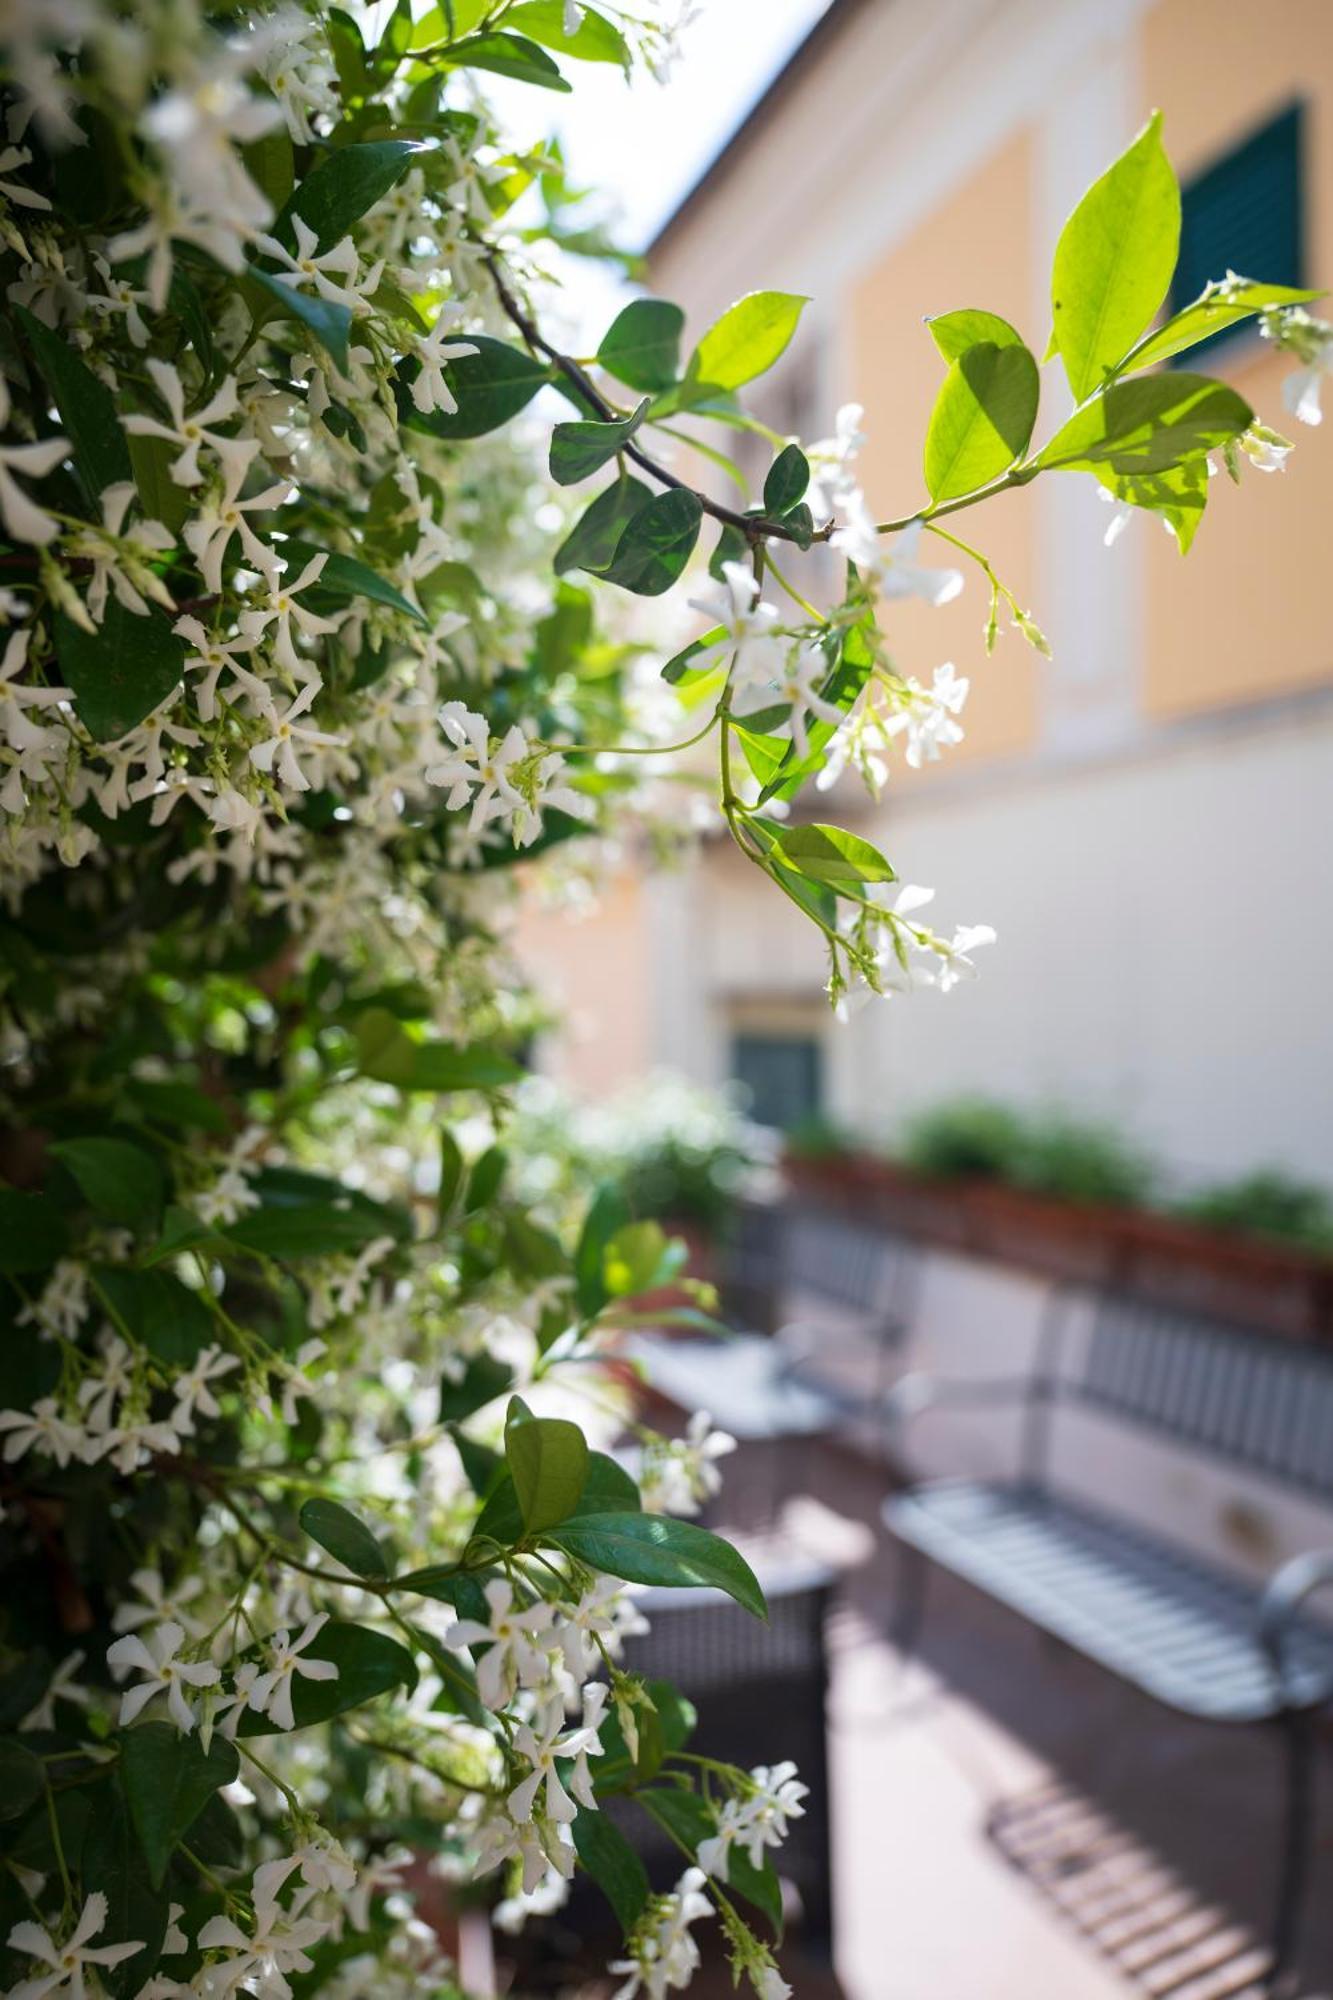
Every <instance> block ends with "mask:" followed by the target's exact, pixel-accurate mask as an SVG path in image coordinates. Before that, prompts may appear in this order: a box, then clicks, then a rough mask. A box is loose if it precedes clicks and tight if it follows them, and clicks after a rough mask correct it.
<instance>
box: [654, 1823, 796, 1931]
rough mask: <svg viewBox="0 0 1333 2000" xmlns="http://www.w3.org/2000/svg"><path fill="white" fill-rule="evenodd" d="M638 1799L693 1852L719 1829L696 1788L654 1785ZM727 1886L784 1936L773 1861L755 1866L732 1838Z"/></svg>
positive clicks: (779, 1895)
mask: <svg viewBox="0 0 1333 2000" xmlns="http://www.w3.org/2000/svg"><path fill="white" fill-rule="evenodd" d="M639 1803H640V1804H641V1805H642V1806H643V1807H644V1809H645V1810H646V1811H647V1812H649V1813H650V1814H651V1815H652V1817H653V1818H654V1819H656V1820H658V1821H660V1822H661V1823H662V1824H663V1825H665V1826H668V1827H670V1829H671V1831H672V1833H674V1834H675V1836H676V1838H677V1839H678V1840H680V1841H683V1843H684V1844H685V1846H686V1847H688V1848H689V1850H690V1852H691V1853H692V1854H694V1853H697V1852H698V1848H699V1845H700V1842H701V1841H705V1840H707V1839H709V1838H710V1836H711V1835H713V1834H715V1833H716V1832H717V1820H716V1818H715V1816H714V1814H713V1811H712V1808H711V1807H710V1806H708V1805H706V1804H705V1802H704V1801H703V1799H701V1798H700V1797H699V1796H698V1794H697V1793H696V1792H687V1791H685V1790H684V1788H683V1787H681V1786H678V1785H672V1786H670V1787H667V1786H662V1787H658V1786H654V1787H653V1789H652V1790H651V1791H646V1792H640V1794H639ZM727 1887H728V1888H729V1889H736V1890H738V1891H739V1893H740V1894H741V1895H742V1896H744V1897H745V1898H746V1900H747V1902H750V1903H753V1904H754V1906H755V1908H756V1909H757V1910H761V1911H762V1912H763V1914H764V1915H765V1916H766V1917H767V1918H768V1921H769V1923H770V1924H771V1925H772V1926H773V1930H774V1932H775V1933H776V1934H777V1935H778V1936H779V1937H781V1935H782V1886H781V1884H780V1882H779V1881H778V1876H777V1870H776V1869H775V1868H774V1866H773V1864H772V1862H771V1861H765V1863H764V1865H763V1867H762V1868H756V1867H754V1865H753V1864H752V1863H751V1861H750V1859H749V1857H748V1856H747V1854H746V1853H745V1850H744V1848H743V1847H742V1846H741V1845H740V1844H739V1842H733V1843H732V1846H731V1849H730V1851H729V1853H728V1855H727Z"/></svg>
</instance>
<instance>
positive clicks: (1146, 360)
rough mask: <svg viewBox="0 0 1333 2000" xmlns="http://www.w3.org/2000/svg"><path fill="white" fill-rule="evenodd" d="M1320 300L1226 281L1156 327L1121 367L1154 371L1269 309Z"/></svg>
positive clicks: (1282, 288) (1291, 290) (1248, 281)
mask: <svg viewBox="0 0 1333 2000" xmlns="http://www.w3.org/2000/svg"><path fill="white" fill-rule="evenodd" d="M1320 297H1322V294H1321V293H1320V292H1310V291H1300V290H1298V289H1297V287H1296V286H1294V285H1264V284H1256V283H1255V281H1254V280H1253V279H1252V278H1229V279H1225V280H1223V281H1222V282H1221V283H1219V284H1215V285H1209V286H1208V288H1207V290H1206V291H1204V292H1202V293H1201V294H1200V295H1199V297H1198V298H1197V299H1194V300H1192V301H1191V303H1190V304H1189V305H1187V306H1182V307H1181V309H1180V311H1179V312H1178V313H1173V314H1172V315H1171V317H1170V319H1169V320H1167V322H1166V324H1165V326H1159V327H1158V329H1157V331H1156V332H1155V333H1150V334H1149V335H1148V336H1147V338H1146V339H1145V340H1144V341H1142V342H1140V344H1139V345H1138V346H1137V347H1135V348H1133V349H1131V351H1130V353H1129V356H1128V357H1127V359H1126V361H1125V364H1124V366H1125V368H1126V369H1130V368H1134V369H1139V368H1152V367H1155V366H1156V364H1157V363H1158V362H1159V361H1169V360H1170V359H1171V357H1172V356H1173V355H1176V354H1184V353H1185V352H1186V350H1187V349H1188V348H1191V347H1197V346H1198V344H1199V342H1200V341H1201V340H1211V338H1212V336H1213V335H1214V334H1215V333H1223V332H1225V330H1226V329H1227V328H1228V327H1231V326H1238V325H1239V324H1240V323H1241V321H1242V320H1247V319H1253V317H1254V315H1255V314H1256V313H1261V312H1266V311H1267V310H1268V308H1269V307H1270V306H1304V305H1309V304H1311V303H1312V302H1313V301H1314V300H1315V299H1318V298H1320Z"/></svg>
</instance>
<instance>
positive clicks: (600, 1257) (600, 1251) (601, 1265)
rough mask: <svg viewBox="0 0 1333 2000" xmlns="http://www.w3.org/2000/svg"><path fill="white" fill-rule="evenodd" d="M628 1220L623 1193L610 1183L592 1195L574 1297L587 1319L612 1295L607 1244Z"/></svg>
mask: <svg viewBox="0 0 1333 2000" xmlns="http://www.w3.org/2000/svg"><path fill="white" fill-rule="evenodd" d="M629 1220H630V1213H629V1205H628V1203H627V1202H626V1200H625V1197H624V1194H623V1193H622V1192H621V1190H620V1189H619V1188H618V1187H616V1186H614V1185H613V1184H612V1183H611V1182H609V1181H607V1182H604V1183H603V1184H602V1186H601V1187H599V1188H598V1190H597V1192H596V1194H595V1195H594V1196H593V1198H592V1202H591V1204H590V1205H589V1208H588V1213H587V1215H586V1216H585V1218H584V1222H583V1228H582V1230H581V1232H580V1234H579V1240H578V1247H577V1249H576V1250H575V1252H574V1291H575V1296H576V1298H577V1300H578V1307H579V1311H580V1312H581V1313H583V1314H584V1315H585V1316H586V1317H588V1318H591V1316H592V1315H593V1313H595V1312H600V1311H601V1309H602V1307H603V1306H604V1305H605V1304H606V1301H607V1299H608V1298H609V1297H610V1294H609V1292H608V1291H607V1289H606V1270H605V1252H606V1246H607V1244H608V1243H609V1242H610V1241H611V1238H612V1237H613V1236H614V1235H615V1233H616V1231H617V1230H618V1229H623V1228H624V1226H625V1224H626V1223H627V1222H628V1221H629Z"/></svg>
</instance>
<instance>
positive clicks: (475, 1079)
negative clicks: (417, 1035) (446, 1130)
mask: <svg viewBox="0 0 1333 2000" xmlns="http://www.w3.org/2000/svg"><path fill="white" fill-rule="evenodd" d="M356 1040H357V1061H358V1068H359V1070H360V1073H361V1075H362V1076H369V1077H373V1078H375V1079H376V1081H377V1082H380V1083H392V1084H396V1085H397V1087H398V1089H399V1090H439V1091H446V1090H499V1089H502V1088H503V1087H504V1086H505V1085H506V1084H509V1083H517V1082H518V1080H519V1078H520V1077H521V1076H522V1075H523V1069H522V1066H521V1065H520V1064H519V1063H516V1062H515V1061H514V1059H513V1057H512V1056H507V1055H504V1054H502V1053H501V1052H500V1051H499V1050H498V1049H490V1048H486V1047H484V1046H481V1045H477V1046H474V1047H471V1048H460V1047H457V1046H456V1045H455V1044H454V1043H452V1042H418V1041H415V1040H414V1039H413V1038H412V1036H411V1035H409V1034H408V1033H407V1031H406V1029H405V1028H404V1027H403V1026H402V1024H401V1022H400V1021H398V1020H397V1019H396V1018H395V1016H394V1015H393V1014H391V1013H390V1012H389V1010H388V1008H386V1007H367V1008H366V1009H365V1011H364V1012H363V1013H362V1014H360V1015H358V1017H357V1023H356Z"/></svg>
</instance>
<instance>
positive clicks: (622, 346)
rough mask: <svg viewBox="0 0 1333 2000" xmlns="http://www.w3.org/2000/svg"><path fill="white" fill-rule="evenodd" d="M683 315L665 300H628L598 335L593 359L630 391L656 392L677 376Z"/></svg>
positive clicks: (669, 385) (667, 386)
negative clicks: (598, 343)
mask: <svg viewBox="0 0 1333 2000" xmlns="http://www.w3.org/2000/svg"><path fill="white" fill-rule="evenodd" d="M684 330H685V315H684V313H683V312H682V311H681V309H680V307H679V306H673V305H671V304H670V303H669V302H668V301H667V300H666V299H631V301H630V303H629V304H628V305H627V306H626V307H625V308H624V309H623V311H621V312H619V313H617V315H616V317H615V318H614V319H613V320H612V322H611V324H610V326H609V327H608V328H607V330H606V332H605V333H604V334H603V336H602V344H601V346H600V347H599V348H598V350H597V359H598V360H599V361H600V363H601V364H602V367H603V368H605V370H606V372H607V374H608V375H614V376H615V378H616V380H617V382H624V383H627V384H628V386H629V387H630V388H631V389H647V390H648V391H649V392H650V393H654V394H655V393H657V392H658V391H659V390H662V389H669V388H670V387H671V385H672V383H673V382H674V381H675V379H676V377H677V375H679V373H680V337H681V334H682V333H683V332H684Z"/></svg>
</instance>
